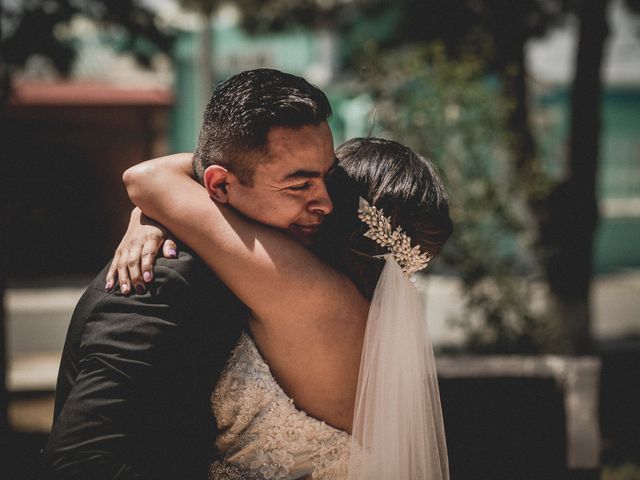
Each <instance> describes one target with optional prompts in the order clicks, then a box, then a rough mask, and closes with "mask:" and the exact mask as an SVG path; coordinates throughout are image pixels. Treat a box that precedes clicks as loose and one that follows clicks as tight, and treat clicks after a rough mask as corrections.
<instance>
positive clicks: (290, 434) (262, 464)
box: [212, 334, 350, 480]
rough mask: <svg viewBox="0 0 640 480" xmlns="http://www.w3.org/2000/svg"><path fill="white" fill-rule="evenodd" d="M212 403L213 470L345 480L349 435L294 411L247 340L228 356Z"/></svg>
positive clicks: (268, 477)
mask: <svg viewBox="0 0 640 480" xmlns="http://www.w3.org/2000/svg"><path fill="white" fill-rule="evenodd" d="M212 402H213V411H214V413H215V415H216V419H217V422H218V427H219V428H220V430H221V432H222V433H221V434H220V435H219V437H218V439H217V442H216V444H217V447H218V449H219V450H220V452H221V453H222V455H223V462H222V464H218V465H217V466H214V467H213V468H218V469H223V470H224V468H225V465H226V466H227V467H226V468H228V467H229V466H232V467H233V468H234V469H235V468H237V469H239V470H241V471H243V472H245V476H243V477H242V478H249V477H251V478H261V479H265V480H271V479H274V480H275V479H287V480H288V479H296V478H313V479H321V480H327V479H342V478H346V475H347V469H348V461H349V442H350V437H349V435H348V434H347V433H346V432H344V431H342V430H338V429H336V428H333V427H331V426H329V425H327V424H326V423H325V422H322V421H320V420H317V419H315V418H313V417H310V416H308V415H307V414H306V413H305V412H303V411H301V410H298V409H297V408H296V407H295V405H294V404H293V400H292V399H291V398H289V397H288V396H287V394H286V393H285V392H284V391H283V390H282V388H281V387H280V386H279V385H278V383H277V382H276V381H275V379H274V378H273V375H272V374H271V371H270V370H269V367H268V365H267V364H266V363H265V361H264V359H263V358H262V356H261V355H260V353H259V352H258V349H257V348H256V346H255V344H254V343H253V340H252V339H251V337H249V335H247V334H243V335H242V337H241V338H240V341H239V342H238V345H237V346H236V348H235V350H234V351H233V352H232V354H231V356H230V358H229V362H228V364H227V367H226V368H225V370H224V372H223V373H222V375H221V377H220V380H219V381H218V383H217V385H216V387H215V390H214V392H213V396H212ZM212 473H213V471H212Z"/></svg>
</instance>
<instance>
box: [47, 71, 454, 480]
mask: <svg viewBox="0 0 640 480" xmlns="http://www.w3.org/2000/svg"><path fill="white" fill-rule="evenodd" d="M330 115H331V107H330V105H329V102H328V100H327V98H326V96H325V95H324V93H323V92H322V91H320V90H319V89H318V88H316V87H314V86H313V85H311V84H309V83H308V82H307V81H306V80H304V79H302V78H300V77H296V76H293V75H290V74H286V73H282V72H279V71H276V70H269V69H258V70H251V71H246V72H243V73H240V74H238V75H235V76H233V77H231V78H229V79H228V80H226V81H225V82H223V83H221V84H220V85H219V86H218V87H217V88H216V89H215V91H214V92H213V95H212V97H211V100H210V102H209V104H208V105H207V108H206V111H205V115H204V121H203V126H202V130H201V132H200V137H199V141H198V146H197V149H196V152H195V153H194V154H193V155H192V154H177V155H171V156H168V157H163V158H159V159H155V160H150V161H148V162H144V163H142V164H140V165H136V166H134V167H132V168H130V169H129V170H127V171H126V172H125V173H124V176H123V179H124V182H125V185H126V188H127V191H128V193H129V196H130V198H131V200H132V201H133V203H135V205H136V206H137V207H136V208H135V209H134V210H133V212H132V213H131V220H130V223H129V228H128V230H127V232H126V234H125V237H124V238H123V240H122V242H121V244H120V246H119V247H118V249H117V251H116V254H115V257H114V259H113V261H112V262H111V264H110V265H109V266H107V267H105V269H104V271H103V272H101V273H100V274H99V275H98V276H97V277H96V279H95V280H94V281H93V282H92V284H91V285H90V286H89V288H88V289H87V290H86V292H85V293H84V295H83V297H82V298H81V299H80V301H79V303H78V305H77V307H76V310H75V312H74V314H73V317H72V319H71V323H70V325H69V330H68V334H67V338H66V341H65V346H64V351H63V356H62V362H61V366H60V372H59V375H58V383H57V389H56V402H55V412H54V424H53V428H52V432H51V435H50V437H49V440H48V443H47V446H46V448H45V451H44V458H43V460H44V469H45V475H46V478H51V479H203V480H204V479H207V478H210V479H221V480H227V479H264V480H267V479H298V478H313V479H349V480H353V479H363V480H364V479H384V480H389V479H397V480H401V479H428V480H436V479H437V480H442V479H447V478H448V463H447V451H446V443H445V436H444V425H443V421H442V412H441V407H440V399H439V392H438V384H437V376H436V371H435V362H434V358H433V351H432V348H431V341H430V338H429V332H428V326H427V319H426V317H425V309H424V306H423V305H422V304H421V297H420V295H419V293H418V291H417V290H416V288H415V286H414V284H413V282H412V281H411V276H412V275H413V274H414V273H415V272H417V271H419V270H421V269H423V268H425V267H426V266H427V265H428V263H429V260H430V259H431V258H432V257H433V256H434V255H436V254H437V253H438V252H439V251H440V250H441V248H442V246H443V245H444V243H445V242H446V241H447V239H448V237H449V235H450V234H451V231H452V224H451V220H450V218H449V209H448V198H447V194H446V191H445V188H444V186H443V185H442V182H441V180H440V179H439V177H438V173H437V171H436V169H435V168H434V166H433V165H432V164H431V163H430V162H429V161H428V160H427V159H425V158H423V157H422V156H420V155H418V154H416V153H415V152H413V151H412V150H411V149H409V148H407V147H405V146H403V145H400V144H398V143H396V142H393V141H390V140H384V139H377V138H357V139H352V140H349V141H347V142H345V143H344V144H342V145H341V146H339V147H338V148H337V149H336V150H335V151H334V145H333V137H332V134H331V130H330V128H329V126H328V123H327V119H328V117H329V116H330ZM169 237H170V238H169ZM173 239H175V242H177V243H175V242H174V240H173ZM160 250H162V252H163V255H161V256H159V257H158V258H156V255H157V253H158V252H159V251H160ZM105 284H106V285H105Z"/></svg>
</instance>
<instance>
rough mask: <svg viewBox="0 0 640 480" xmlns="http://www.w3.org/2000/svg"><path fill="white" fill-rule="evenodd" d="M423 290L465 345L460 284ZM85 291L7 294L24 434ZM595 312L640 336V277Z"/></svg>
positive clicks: (39, 423) (15, 407)
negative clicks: (455, 320)
mask: <svg viewBox="0 0 640 480" xmlns="http://www.w3.org/2000/svg"><path fill="white" fill-rule="evenodd" d="M419 287H420V288H421V289H422V290H423V291H424V292H425V295H426V299H427V302H426V303H427V314H428V318H429V323H430V328H431V334H432V337H433V340H434V344H435V345H436V346H439V345H444V344H448V345H451V344H453V345H456V344H459V343H460V342H461V341H462V339H463V336H462V332H461V331H460V330H457V329H455V328H452V327H451V326H450V324H449V322H448V319H450V318H452V317H455V316H459V315H461V314H462V311H463V310H462V303H461V294H460V286H459V282H458V281H457V280H456V279H453V278H449V277H437V276H429V277H425V278H424V279H421V280H420V282H419ZM83 290H84V287H83V286H80V285H77V286H64V287H56V286H51V287H39V288H14V289H9V290H8V291H7V292H6V305H5V306H6V309H7V334H8V354H9V372H8V373H9V375H8V387H9V389H10V391H12V392H14V393H13V399H14V401H13V402H12V403H11V408H10V415H11V419H12V422H13V424H14V426H15V427H16V428H18V429H20V430H21V431H46V430H47V429H48V428H49V426H50V424H51V415H52V411H53V405H52V398H53V397H52V395H51V393H50V392H51V391H52V390H53V388H54V385H55V379H56V375H57V370H58V363H59V361H60V352H61V350H62V346H63V344H64V337H65V333H66V329H67V324H68V322H69V318H70V316H71V313H72V311H73V308H74V306H75V304H76V302H77V301H78V299H79V298H80V295H81V294H82V292H83ZM593 309H594V333H595V336H596V338H598V339H600V340H604V339H608V338H616V337H622V336H626V335H639V336H640V271H639V270H630V271H628V272H624V273H619V274H616V275H607V276H600V277H598V278H597V279H596V280H595V283H594V291H593ZM30 392H31V393H30ZM33 392H40V393H35V394H34V393H33Z"/></svg>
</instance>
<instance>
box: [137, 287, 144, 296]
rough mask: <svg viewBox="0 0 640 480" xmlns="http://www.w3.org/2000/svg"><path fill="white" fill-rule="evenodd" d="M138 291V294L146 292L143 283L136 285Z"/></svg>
mask: <svg viewBox="0 0 640 480" xmlns="http://www.w3.org/2000/svg"><path fill="white" fill-rule="evenodd" d="M136 292H138V295H142V294H143V293H144V287H143V286H142V285H136Z"/></svg>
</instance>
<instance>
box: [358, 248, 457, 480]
mask: <svg viewBox="0 0 640 480" xmlns="http://www.w3.org/2000/svg"><path fill="white" fill-rule="evenodd" d="M385 258H386V265H385V267H384V269H383V271H382V275H381V276H380V280H379V282H378V285H377V287H376V290H375V292H374V295H373V299H372V301H371V308H370V311H369V318H368V321H367V328H366V332H365V338H364V346H363V351H362V359H361V364H360V373H359V378H358V391H357V394H356V404H355V413H354V419H353V432H352V440H351V442H352V444H351V457H350V462H349V475H348V480H365V479H366V480H376V479H379V480H408V479H411V480H417V479H423V480H447V479H448V478H449V465H448V459H447V447H446V443H445V432H444V423H443V421H442V409H441V406H440V393H439V389H438V382H437V376H436V368H435V360H434V356H433V348H432V345H431V340H430V335H429V330H428V326H427V322H426V318H425V309H424V305H423V302H422V298H421V296H420V294H419V292H418V290H417V289H416V287H415V285H414V284H413V282H411V280H409V279H408V278H406V277H405V275H404V273H403V272H402V269H401V268H400V266H399V265H398V263H397V262H396V261H395V260H394V259H393V257H392V256H391V255H387V256H386V257H385Z"/></svg>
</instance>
